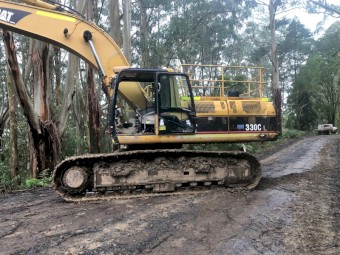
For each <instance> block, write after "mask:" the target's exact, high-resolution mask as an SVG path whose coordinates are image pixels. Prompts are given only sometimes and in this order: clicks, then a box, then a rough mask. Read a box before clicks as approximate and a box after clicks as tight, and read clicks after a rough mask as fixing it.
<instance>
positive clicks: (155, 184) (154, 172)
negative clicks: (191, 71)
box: [53, 149, 261, 201]
mask: <svg viewBox="0 0 340 255" xmlns="http://www.w3.org/2000/svg"><path fill="white" fill-rule="evenodd" d="M260 178H261V166H260V163H259V161H258V160H257V159H256V158H255V157H254V156H252V155H250V154H248V153H245V152H238V151H236V152H234V151H233V152H220V151H218V152H217V151H197V150H183V149H161V150H142V151H141V150H136V151H116V152H114V153H111V154H95V155H83V156H77V157H72V158H69V159H67V160H65V161H63V162H61V163H60V164H59V165H58V166H57V167H56V169H55V171H54V174H53V185H54V188H55V189H56V191H57V192H58V193H59V194H60V195H61V196H62V197H63V198H64V199H65V200H67V201H84V200H85V201H86V200H93V199H111V198H115V199H125V198H131V197H132V198H134V197H139V196H145V195H147V196H155V195H156V196H157V195H167V194H177V193H179V192H186V191H192V190H193V191H196V190H207V189H209V188H212V187H216V186H223V187H242V188H244V189H252V188H254V187H256V185H257V184H258V182H259V180H260Z"/></svg>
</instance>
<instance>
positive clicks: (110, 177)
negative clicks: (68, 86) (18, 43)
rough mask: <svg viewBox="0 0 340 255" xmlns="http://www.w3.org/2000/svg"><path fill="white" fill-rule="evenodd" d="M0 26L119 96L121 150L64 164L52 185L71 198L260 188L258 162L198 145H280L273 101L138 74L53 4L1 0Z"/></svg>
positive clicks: (172, 73)
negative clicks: (61, 54)
mask: <svg viewBox="0 0 340 255" xmlns="http://www.w3.org/2000/svg"><path fill="white" fill-rule="evenodd" d="M0 28H1V29H5V30H8V31H13V32H16V33H19V34H23V35H25V36H28V37H31V38H35V39H39V40H42V41H45V42H48V43H51V44H53V45H56V46H59V47H61V48H63V49H66V50H67V51H69V52H71V53H73V54H75V55H77V56H79V57H80V58H81V59H83V60H85V61H86V62H87V63H88V64H89V65H90V66H92V67H94V68H95V69H96V70H98V72H99V74H100V75H101V77H102V78H103V79H102V82H103V84H104V87H105V88H106V89H107V90H108V92H109V94H110V96H111V102H110V113H109V115H110V117H109V119H108V123H109V133H110V134H111V136H112V142H113V144H114V145H115V146H114V147H115V148H118V149H117V150H115V151H113V152H112V153H105V154H89V155H80V156H73V157H70V158H67V159H65V160H64V161H62V162H61V163H59V164H58V165H57V166H56V168H55V169H54V171H53V187H54V189H55V190H56V192H57V193H58V194H59V195H60V196H61V197H62V198H63V199H64V200H66V201H83V200H86V199H93V198H95V199H100V198H112V197H114V198H126V197H138V196H144V195H147V196H149V195H150V196H153V195H162V194H176V193H178V192H186V191H188V190H197V189H198V190H200V189H209V188H211V187H214V186H222V187H240V188H242V189H253V188H254V187H256V186H257V184H258V183H259V181H260V179H261V165H260V162H259V161H258V160H257V158H256V157H254V156H253V155H251V154H249V153H247V152H244V151H241V150H237V151H209V150H202V149H201V150H196V149H193V148H192V146H190V145H195V144H211V143H246V142H262V141H273V140H275V139H277V137H278V132H277V130H276V129H277V128H276V122H275V116H276V113H275V108H274V106H273V104H272V103H271V102H269V101H268V100H265V99H264V98H262V97H252V96H249V95H248V96H244V95H239V94H237V93H236V94H235V93H232V94H230V95H225V92H224V89H223V90H220V91H221V93H219V94H215V95H213V94H210V95H206V94H204V93H203V94H202V89H200V88H194V87H193V86H192V83H195V82H193V81H192V80H191V79H190V75H189V74H188V73H186V72H182V71H176V70H169V69H164V68H159V69H145V68H131V67H130V64H129V63H128V62H127V60H126V58H125V57H124V55H123V53H122V52H121V50H120V48H119V47H118V45H117V44H116V43H115V42H114V40H113V39H112V38H111V37H110V36H109V35H108V34H107V33H106V32H105V31H104V30H102V29H101V28H99V27H98V26H96V25H95V24H94V23H92V22H91V21H89V20H87V19H85V18H84V17H83V16H81V15H79V14H78V13H76V12H75V11H73V10H71V9H68V8H65V7H63V6H61V5H58V4H55V3H48V2H44V1H40V0H24V1H21V3H18V2H12V1H8V0H7V1H3V0H0ZM51 28H53V29H51ZM220 86H221V84H220Z"/></svg>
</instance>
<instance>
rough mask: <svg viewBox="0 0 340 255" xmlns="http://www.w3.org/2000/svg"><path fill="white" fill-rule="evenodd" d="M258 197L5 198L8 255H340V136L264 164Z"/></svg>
mask: <svg viewBox="0 0 340 255" xmlns="http://www.w3.org/2000/svg"><path fill="white" fill-rule="evenodd" d="M259 157H260V159H261V163H262V168H263V175H264V178H263V179H262V181H261V183H260V185H259V186H258V188H256V190H254V191H251V192H231V191H230V190H227V189H214V190H210V191H208V192H205V193H200V194H190V195H179V196H165V197H149V198H140V199H130V200H114V201H101V202H89V203H80V204H73V203H66V202H64V201H63V200H62V199H60V198H59V197H58V196H57V195H56V194H55V192H54V191H53V190H51V189H49V188H46V189H39V190H34V191H29V192H27V191H26V192H17V193H12V194H3V195H0V254H195V255H197V254H204V255H206V254H340V247H339V244H340V136H339V135H332V136H313V137H309V138H305V139H302V140H298V141H296V142H294V143H292V144H287V145H285V146H281V148H276V149H275V150H272V151H269V152H267V153H265V154H264V155H259Z"/></svg>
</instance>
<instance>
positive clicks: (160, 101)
mask: <svg viewBox="0 0 340 255" xmlns="http://www.w3.org/2000/svg"><path fill="white" fill-rule="evenodd" d="M156 84H157V87H156V90H157V95H158V97H157V115H158V133H159V134H160V135H161V134H167V135H169V134H193V133H195V127H196V125H195V115H196V113H195V107H194V102H193V96H192V91H191V87H190V83H189V79H188V76H187V75H185V74H180V73H168V72H164V73H158V74H157V83H156Z"/></svg>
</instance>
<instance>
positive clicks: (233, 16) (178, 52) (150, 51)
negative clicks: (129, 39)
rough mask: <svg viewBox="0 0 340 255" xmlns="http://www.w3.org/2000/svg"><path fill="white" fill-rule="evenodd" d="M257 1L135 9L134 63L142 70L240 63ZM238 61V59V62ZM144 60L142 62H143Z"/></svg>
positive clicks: (187, 0) (147, 4)
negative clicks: (248, 20) (244, 33)
mask: <svg viewBox="0 0 340 255" xmlns="http://www.w3.org/2000/svg"><path fill="white" fill-rule="evenodd" d="M254 4H255V2H254V1H222V0H212V1H203V0H200V1H193V0H181V1H164V0H157V1H156V0H155V1H145V0H139V1H137V2H136V4H135V5H133V9H132V11H133V16H132V19H133V20H132V21H133V26H134V27H136V33H135V35H134V36H133V46H134V49H135V54H134V62H135V63H137V64H140V65H141V66H149V67H150V66H153V67H157V66H162V65H163V66H169V65H171V63H172V61H174V60H179V61H180V62H181V63H205V64H217V63H221V62H222V61H223V62H224V63H229V64H231V63H240V56H239V55H238V53H239V52H240V51H239V48H237V46H238V45H240V42H241V41H240V37H241V30H242V24H243V21H244V20H245V19H246V18H247V17H249V16H250V10H251V8H252V7H253V6H254ZM236 58H238V59H236ZM139 59H140V61H139Z"/></svg>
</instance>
